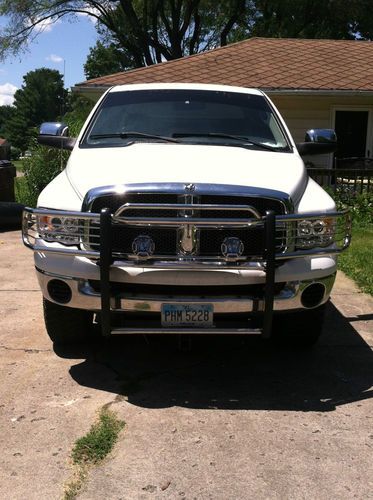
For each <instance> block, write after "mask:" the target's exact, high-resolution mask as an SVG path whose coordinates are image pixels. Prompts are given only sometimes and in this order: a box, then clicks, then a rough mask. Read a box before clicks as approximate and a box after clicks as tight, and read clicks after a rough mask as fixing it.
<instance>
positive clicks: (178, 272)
mask: <svg viewBox="0 0 373 500" xmlns="http://www.w3.org/2000/svg"><path fill="white" fill-rule="evenodd" d="M159 91H161V92H162V91H163V92H168V93H170V95H172V92H175V91H176V95H179V94H177V91H179V92H183V94H182V96H183V99H182V102H181V104H177V106H176V107H175V109H176V110H177V111H175V113H181V112H184V108H185V107H186V106H187V105H190V102H192V101H193V95H194V94H193V92H198V96H199V99H201V96H202V99H203V95H204V93H205V95H206V96H207V100H208V98H209V96H210V95H213V96H218V98H219V99H220V97H219V96H220V95H222V96H226V97H227V96H228V99H229V98H230V96H233V97H232V99H233V98H238V99H239V98H240V97H242V96H243V98H244V99H245V96H249V97H248V99H250V98H251V99H253V102H255V103H256V102H259V104H258V105H260V106H261V105H262V104H260V103H261V101H260V100H263V103H264V104H263V106H265V110H267V109H268V110H269V111H266V112H263V111H261V109H259V111H258V110H256V112H257V116H259V117H260V118H263V123H261V125H260V126H261V127H262V128H263V130H264V128H265V129H266V130H267V128H268V130H269V129H270V133H271V137H272V133H273V136H275V137H276V139H273V141H274V143H273V144H272V142H273V141H272V140H268V139H266V140H263V141H262V145H261V144H256V145H255V141H253V142H254V144H253V143H252V142H250V138H246V140H243V138H242V137H240V138H238V137H237V138H233V137H230V136H229V134H227V132H224V133H221V134H220V135H221V137H219V132H220V130H219V129H218V130H217V131H214V132H212V133H211V136H209V134H205V136H206V137H205V136H204V135H203V134H200V133H199V134H196V137H192V135H193V134H191V133H190V132H188V134H186V135H185V136H184V135H183V134H178V133H177V134H173V135H172V134H169V135H168V134H165V133H163V134H159V135H160V136H161V137H159V139H157V137H156V134H153V137H151V136H150V137H147V136H146V134H148V135H149V130H148V129H147V128H146V127H145V128H144V129H143V130H138V128H137V127H134V128H132V127H130V128H129V129H128V128H127V129H126V132H128V131H130V132H135V136H134V137H133V136H131V137H130V138H127V137H126V136H125V135H123V132H120V133H116V134H111V135H110V134H108V133H106V134H105V133H104V134H103V133H102V130H101V129H100V131H101V132H100V134H97V133H96V135H95V134H94V130H95V127H96V129H97V127H98V128H99V125H97V123H99V121H100V119H101V121H104V118H100V116H102V114H103V113H104V112H105V108H102V106H105V102H108V101H107V99H108V96H110V97H109V99H110V98H111V99H114V100H115V99H116V98H118V99H121V98H122V96H124V98H126V96H128V95H129V93H132V95H131V98H132V97H133V96H134V95H136V96H137V95H140V96H143V95H145V96H147V95H149V93H152V92H153V93H154V92H155V94H154V95H155V98H154V99H155V100H156V99H157V96H158V95H160V96H161V95H163V94H157V92H159ZM188 92H190V93H191V96H192V97H191V99H190V102H189V100H186V99H185V95H187V93H188ZM113 96H114V97H113ZM237 96H238V97H237ZM252 96H253V97H252ZM146 98H147V99H148V97H146ZM136 99H137V97H136ZM214 99H215V97H214ZM109 102H110V101H109ZM136 102H137V101H136ZM165 103H166V105H167V103H168V101H165ZM151 105H152V102H150V106H151ZM182 105H183V106H182ZM256 105H257V104H255V106H256ZM107 106H109V105H107ZM113 106H114V105H113ZM179 107H180V110H179ZM102 109H104V111H102ZM211 109H213V108H211ZM227 109H228V108H227ZM232 109H233V108H232ZM237 109H238V108H237ZM198 112H200V111H198ZM227 112H228V114H229V113H230V112H231V111H230V108H229V109H228V111H227ZM235 112H236V108H235ZM232 113H233V111H232ZM270 116H271V118H269V117H270ZM163 118H164V117H163V116H161V115H160V117H159V120H160V122H162V120H163ZM232 121H234V120H232ZM201 122H203V117H202V118H201ZM273 122H275V124H273ZM162 123H163V122H162ZM156 125H157V124H156ZM156 125H155V129H157V127H156ZM198 125H199V126H201V123H199V124H198ZM202 125H203V123H202ZM144 130H145V132H144ZM92 131H93V132H92ZM177 131H178V129H177V126H176V132H177ZM136 133H140V134H141V133H143V134H144V136H141V135H139V136H138V137H136ZM261 133H263V132H261ZM121 134H122V135H121ZM150 135H151V134H150ZM231 135H232V134H231ZM114 136H116V137H115V138H113V137H114ZM118 136H121V137H118ZM225 136H226V137H225ZM251 139H252V137H251ZM240 140H241V142H240ZM111 141H112V142H111ZM271 141H272V142H271ZM276 141H277V143H276ZM281 141H282V142H281ZM306 146H307V145H306ZM149 196H150V198H149ZM170 196H174V198H169V197H170ZM214 196H215V197H216V198H214ZM157 197H158V198H157ZM162 197H164V198H162ZM227 197H229V200H230V201H229V203H228V202H227V199H228V198H227ZM98 199H100V200H109V199H110V200H116V201H115V203H116V205H115V207H114V205H113V203H114V202H113V201H111V202H110V203H109V202H108V208H109V209H110V210H109V212H110V213H109V216H108V217H109V219H108V220H109V222H108V224H109V226H110V227H111V229H109V231H112V232H113V231H117V232H118V231H119V232H120V231H124V232H123V235H124V236H123V238H124V240H123V241H126V243H125V246H126V245H127V246H126V248H127V250H124V249H122V250H123V251H122V250H121V249H120V248H119V247H118V244H117V243H114V246H115V244H117V247H116V248H114V247H113V241H112V239H110V241H111V243H110V245H109V246H110V249H109V253H108V254H107V255H106V257H105V256H104V255H103V249H102V247H103V245H102V242H103V241H104V240H103V238H104V236H103V233H100V231H103V229H102V228H101V229H98V228H99V227H101V225H102V224H103V219H102V218H100V217H101V215H100V210H101V209H102V208H103V207H104V206H105V202H104V201H102V202H101V201H100V203H99V205H97V200H98ZM170 199H171V201H170ZM215 199H216V202H215V201H214V200H215ZM118 200H119V202H118ZM134 200H135V201H134ZM149 200H150V202H149ZM159 200H160V201H159ZM162 200H165V201H162ZM204 200H208V201H206V202H205V201H204ZM224 200H225V201H224ZM235 200H237V201H235ZM257 202H258V203H257ZM266 203H268V204H269V205H268V207H267V205H266ZM133 204H135V205H133ZM139 204H140V205H141V204H145V205H148V206H142V207H140V206H138V205H139ZM222 204H223V205H222ZM232 204H233V205H235V206H236V207H238V208H237V209H236V210H233V211H232V212H231V213H232V217H229V210H232V208H229V205H230V206H231V207H232ZM258 204H259V205H258ZM150 205H152V206H150ZM178 205H182V206H181V207H180V206H178ZM208 205H209V206H210V208H209V209H208ZM97 206H99V208H100V210H98V209H97ZM258 206H260V208H258ZM95 207H96V208H95ZM110 207H111V208H110ZM113 207H114V208H113ZM131 207H132V208H131ZM273 207H275V208H273ZM131 209H132V212H131ZM152 210H153V212H152ZM245 210H246V212H245V213H244V211H245ZM268 210H270V211H271V210H272V211H273V210H274V213H273V214H272V212H270V213H267V212H268ZM131 213H132V220H131V216H130V215H129V216H128V220H127V214H131ZM153 213H154V214H155V215H154V217H153V216H152V214H153ZM215 213H216V214H217V217H215V218H214V217H213V216H214V214H215ZM272 215H273V217H274V222H273V224H274V225H273V227H272V231H273V234H272V236H273V239H276V238H277V240H279V239H281V244H279V242H278V241H277V240H276V242H274V244H273V248H272V254H273V255H272V257H271V249H270V248H269V247H270V246H271V245H270V244H269V243H268V241H269V240H270V236H268V235H269V233H268V231H269V229H268V228H267V226H268V224H270V222H269V221H270V218H271V217H272ZM206 217H207V219H206ZM237 217H238V219H237ZM161 219H162V220H163V221H162V220H161ZM56 220H57V221H59V223H56V222H53V221H56ZM74 221H75V222H74ZM229 221H231V223H230V222H229ZM267 222H268V224H267ZM74 224H75V226H74ZM349 226H350V223H349V218H348V215H347V214H341V213H337V212H336V208H335V204H334V201H333V200H332V198H331V197H330V196H329V195H328V194H327V193H326V192H325V191H324V190H323V189H322V188H321V187H320V186H318V185H317V184H316V183H315V182H314V181H313V180H312V179H310V178H309V177H308V175H307V172H306V169H305V166H304V163H303V160H302V158H301V156H300V154H299V152H298V149H297V146H296V144H295V143H294V141H293V139H292V137H291V135H290V133H289V131H288V129H287V127H286V124H285V123H284V121H283V119H282V118H281V116H280V114H279V113H278V111H277V110H276V108H275V107H274V105H273V103H271V101H270V100H269V99H268V97H266V96H265V95H264V94H263V93H262V92H260V91H258V90H254V89H243V88H237V87H226V86H220V85H219V86H218V85H195V84H148V85H128V86H120V87H115V88H113V89H111V90H109V91H108V92H107V93H106V94H105V95H104V96H103V97H102V98H101V100H100V101H99V102H98V103H97V105H96V107H95V108H94V110H93V111H92V113H91V115H90V116H89V118H88V120H87V122H86V124H85V125H84V127H83V128H82V131H81V133H80V136H79V137H78V138H77V140H76V142H75V145H74V147H73V149H72V153H71V156H70V158H69V161H68V164H67V167H66V169H65V170H64V171H63V172H62V173H61V174H60V175H59V176H57V177H56V178H55V179H54V180H53V181H52V182H51V183H50V184H49V185H48V186H47V187H46V188H45V189H44V190H43V192H42V193H41V194H40V197H39V200H38V209H27V210H26V212H25V216H24V230H23V235H24V236H23V237H24V242H25V244H26V245H27V246H29V247H31V248H32V249H33V250H34V254H35V267H36V270H37V275H38V278H39V282H40V285H41V289H42V291H43V295H44V299H45V303H46V304H55V305H58V306H59V307H60V308H61V311H66V310H67V309H68V308H73V309H74V310H84V311H89V312H91V313H96V314H97V316H98V318H101V319H102V322H103V323H105V325H104V326H103V333H104V334H105V335H108V334H111V333H189V334H190V333H256V334H262V335H264V336H266V337H268V336H269V335H270V331H271V323H272V313H273V312H274V313H276V312H293V311H302V310H303V311H308V312H309V311H312V310H316V309H318V308H320V306H322V305H323V304H325V302H326V301H327V300H328V298H329V294H330V291H331V288H332V286H333V282H334V278H335V273H336V255H337V254H338V253H339V252H340V251H342V250H344V249H345V248H346V247H347V246H348V244H349V240H350V227H349ZM92 227H94V228H96V229H95V231H96V233H94V230H93V229H92ZM70 230H71V231H72V232H71V234H72V236H71V238H72V239H71V240H69V238H70V236H66V235H67V234H68V232H69V231H70ZM90 231H91V232H92V234H93V233H94V236H91V233H90ZM126 231H127V232H126ZM157 231H158V232H157ZM162 231H163V233H162ZM209 231H210V232H209ZM211 231H212V232H211ZM230 231H231V233H230ZM243 231H248V232H249V233H247V234H246V233H244V232H243ZM250 231H254V232H255V231H256V233H255V234H256V236H255V238H259V239H260V238H262V236H263V238H264V233H265V234H266V235H267V236H265V238H267V239H265V240H264V239H263V240H262V239H260V242H261V243H260V245H261V246H260V245H259V246H260V251H258V250H256V251H255V252H254V251H252V252H251V251H249V249H248V247H250V245H251V239H250V238H251V236H248V234H254V233H250ZM262 233H263V234H262ZM311 233H312V234H311ZM112 234H114V232H113V233H112ZM154 235H155V236H154ZM211 235H213V237H212V236H211ZM219 235H221V236H219ZM279 235H280V236H279ZM94 237H96V238H97V241H98V240H99V241H100V242H101V246H100V244H98V243H97V244H94V243H92V241H93V242H94V240H92V238H94ZM113 238H114V240H115V238H117V236H113ZM128 238H130V239H131V241H129V242H128V241H127V240H128ZM157 238H158V239H157ZM167 238H170V241H171V242H172V244H171V246H172V248H174V247H173V245H174V244H173V238H175V245H176V246H175V248H174V250H172V251H167V246H166V244H165V243H164V241H165V240H166V239H167ZM212 238H215V239H216V241H215V240H214V244H212V243H211V241H210V240H212ZM219 238H220V239H219ZM268 238H269V239H268ZM312 238H313V239H312ZM241 240H242V241H241ZM115 241H116V240H115ZM118 241H119V240H118ZM121 241H122V240H121ZM258 244H259V243H258ZM204 245H206V248H207V247H208V248H209V249H210V250H209V251H210V254H209V253H208V251H207V250H204ZM214 245H215V246H214ZM276 245H277V246H276ZM160 246H161V247H162V248H163V254H162V252H161V253H160V254H158V253H157V249H158V248H159V247H160ZM254 246H255V245H254ZM211 248H212V249H213V250H214V252H212V253H213V254H211ZM128 249H129V250H128ZM144 249H145V250H144ZM164 249H166V253H164ZM215 251H216V252H215ZM253 252H254V253H253ZM215 253H216V255H215ZM105 258H106V259H107V263H106V264H103V261H104V260H105ZM270 261H271V262H272V263H270ZM98 264H99V265H98ZM105 266H106V270H105V271H103V269H102V268H103V267H105ZM270 268H271V269H270ZM269 269H270V270H269ZM269 274H271V275H272V277H269ZM105 276H106V277H105ZM102 280H104V281H105V285H103V284H102V283H103V282H102ZM270 282H271V283H270ZM61 283H62V285H61ZM100 283H101V285H100ZM255 286H256V287H257V288H255ZM260 286H262V288H260ZM167 287H170V288H169V289H168V290H167ZM188 287H189V288H188ZM214 287H215V288H214ZM235 287H236V289H235ZM245 287H247V292H245ZM250 287H251V288H250ZM253 287H254V288H253ZM258 287H259V288H258ZM266 288H267V291H266ZM269 288H270V289H271V291H270V293H269V292H268V289H269ZM104 289H105V290H104ZM306 290H307V292H306V293H305V291H306ZM103 295H105V297H103ZM61 297H62V299H61V300H59V298H61ZM47 307H50V306H47ZM103 309H105V311H106V312H103ZM188 311H192V313H193V314H194V320H193V318H190V317H189V316H190V314H189V313H188ZM113 313H120V314H121V315H122V316H123V317H124V319H123V320H121V321H119V326H115V327H113V326H111V325H110V317H111V316H112V315H113ZM61 314H62V312H61ZM198 314H199V317H200V320H198ZM204 314H205V316H204V317H203V315H204ZM260 314H262V316H264V327H263V328H262V327H258V322H257V319H256V318H257V316H258V315H260ZM167 315H168V317H167V318H166V316H167ZM172 315H174V318H173V319H174V320H173V319H172V318H171V316H172ZM238 315H241V316H242V315H247V319H246V320H244V324H243V326H242V321H241V322H236V321H235V319H236V316H237V317H238ZM126 317H128V318H129V320H128V321H127V319H126ZM132 317H133V318H134V319H133V321H132V319H131V318H132ZM103 318H106V319H103ZM196 318H197V319H196ZM216 318H218V319H219V321H218V320H217V319H216ZM222 318H223V320H222V321H220V320H221V319H222ZM252 318H255V320H254V326H253V325H250V324H249V323H250V321H252ZM148 320H149V321H148ZM215 320H216V321H215ZM147 322H148V323H149V326H144V325H145V324H146V323H147ZM245 322H247V324H245ZM47 323H48V321H47ZM117 323H118V322H117ZM259 323H260V321H259ZM47 326H48V324H47ZM51 336H52V338H53V334H52V335H51ZM57 340H58V339H57Z"/></svg>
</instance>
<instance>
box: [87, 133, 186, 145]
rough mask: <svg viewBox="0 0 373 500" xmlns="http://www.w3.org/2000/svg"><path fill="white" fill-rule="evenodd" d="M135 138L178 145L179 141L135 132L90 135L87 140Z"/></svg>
mask: <svg viewBox="0 0 373 500" xmlns="http://www.w3.org/2000/svg"><path fill="white" fill-rule="evenodd" d="M136 137H144V138H147V139H157V140H160V141H165V142H176V143H180V141H178V140H177V139H173V138H172V137H166V136H163V135H156V134H147V133H145V132H136V131H127V132H120V133H118V134H92V135H90V136H89V139H111V138H119V139H131V138H136Z"/></svg>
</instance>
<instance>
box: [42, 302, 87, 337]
mask: <svg viewBox="0 0 373 500" xmlns="http://www.w3.org/2000/svg"><path fill="white" fill-rule="evenodd" d="M43 309H44V322H45V327H46V329H47V333H48V335H49V337H50V339H51V340H52V341H53V342H55V343H56V344H73V343H75V342H81V341H83V340H89V339H90V338H93V335H94V333H93V313H92V312H90V311H86V310H84V309H74V308H72V307H65V306H60V305H58V304H55V303H54V302H50V301H49V300H46V299H44V298H43Z"/></svg>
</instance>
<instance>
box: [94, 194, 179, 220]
mask: <svg viewBox="0 0 373 500" xmlns="http://www.w3.org/2000/svg"><path fill="white" fill-rule="evenodd" d="M177 198H178V197H177V195H176V194H163V193H141V194H138V193H129V194H125V195H112V196H101V197H100V198H96V199H95V200H94V201H93V204H92V207H91V212H96V213H99V212H101V210H102V209H103V208H108V209H109V210H110V212H111V213H112V214H114V213H115V212H116V211H117V210H118V208H119V207H121V206H122V205H124V204H125V203H154V204H156V205H160V204H174V203H177V202H178V201H177ZM125 215H126V217H175V210H127V211H126V212H125Z"/></svg>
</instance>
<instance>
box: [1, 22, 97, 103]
mask: <svg viewBox="0 0 373 500" xmlns="http://www.w3.org/2000/svg"><path fill="white" fill-rule="evenodd" d="M0 22H1V25H4V19H0ZM96 40H97V33H96V30H95V27H94V24H93V22H92V21H91V20H90V18H89V17H88V16H79V17H78V18H77V20H76V21H68V20H67V19H62V20H60V21H59V22H57V23H55V24H49V23H48V24H46V25H45V27H44V30H43V32H41V33H40V34H39V35H38V36H37V38H36V40H35V41H34V42H32V43H30V45H29V46H28V50H27V52H26V53H21V54H19V55H18V56H16V57H14V56H12V57H9V58H8V59H6V60H5V61H4V62H2V63H0V106H3V105H5V104H12V103H13V99H14V98H13V95H14V92H15V91H16V90H17V89H18V88H20V87H21V85H22V80H23V76H24V75H25V74H26V73H28V72H29V71H32V70H34V69H37V68H51V69H56V70H58V71H59V72H60V73H61V74H63V73H64V68H65V87H66V88H70V87H72V86H73V85H75V84H76V83H79V82H82V81H85V79H86V78H85V76H84V70H83V65H84V63H85V61H86V59H87V55H88V53H89V48H90V47H93V46H94V45H95V43H96Z"/></svg>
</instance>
